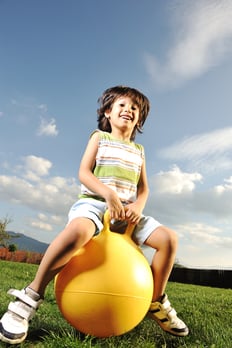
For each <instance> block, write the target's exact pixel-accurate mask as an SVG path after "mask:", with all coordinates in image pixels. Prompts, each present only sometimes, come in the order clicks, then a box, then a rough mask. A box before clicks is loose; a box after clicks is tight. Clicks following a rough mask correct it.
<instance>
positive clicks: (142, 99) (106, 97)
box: [97, 86, 150, 140]
mask: <svg viewBox="0 0 232 348" xmlns="http://www.w3.org/2000/svg"><path fill="white" fill-rule="evenodd" d="M121 96H127V97H130V98H131V99H132V100H133V102H134V103H135V104H136V105H137V106H138V107H139V111H140V112H139V122H138V125H136V126H135V128H134V130H133V132H132V134H131V140H134V139H135V135H136V131H138V132H139V133H142V131H143V128H142V127H143V124H144V122H145V121H146V118H147V115H148V113H149V110H150V103H149V100H148V98H147V97H146V96H145V95H143V94H142V93H141V92H140V91H138V90H137V89H135V88H130V87H126V86H115V87H111V88H108V89H106V90H105V91H104V92H103V94H102V96H101V97H100V98H99V99H98V103H99V109H98V110H97V113H98V120H97V121H98V128H99V129H100V130H102V131H105V132H109V133H110V132H111V125H110V122H109V120H108V118H106V117H105V111H107V110H111V108H112V105H113V103H114V102H115V100H116V99H117V98H119V97H121Z"/></svg>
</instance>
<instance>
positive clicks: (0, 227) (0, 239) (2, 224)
mask: <svg viewBox="0 0 232 348" xmlns="http://www.w3.org/2000/svg"><path fill="white" fill-rule="evenodd" d="M10 222H12V220H11V219H10V218H8V217H5V218H4V219H2V220H0V246H3V247H5V248H6V247H7V241H9V240H10V239H11V238H12V236H11V235H10V234H9V233H8V232H7V231H6V227H7V225H8V224H9V223H10Z"/></svg>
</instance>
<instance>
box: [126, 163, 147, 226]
mask: <svg viewBox="0 0 232 348" xmlns="http://www.w3.org/2000/svg"><path fill="white" fill-rule="evenodd" d="M148 194H149V187H148V182H147V173H146V164H145V159H144V161H143V165H142V168H141V174H140V179H139V183H138V186H137V199H136V201H135V202H133V203H130V204H128V205H127V206H126V218H127V219H128V220H129V221H130V222H131V223H133V224H137V223H138V222H139V220H140V218H141V214H142V212H143V209H144V207H145V204H146V202H147V198H148Z"/></svg>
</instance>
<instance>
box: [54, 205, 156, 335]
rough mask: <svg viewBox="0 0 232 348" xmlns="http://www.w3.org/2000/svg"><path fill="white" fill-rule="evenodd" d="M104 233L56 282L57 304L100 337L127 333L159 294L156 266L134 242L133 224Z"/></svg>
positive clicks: (106, 221) (77, 324)
mask: <svg viewBox="0 0 232 348" xmlns="http://www.w3.org/2000/svg"><path fill="white" fill-rule="evenodd" d="M109 223H110V217H109V213H108V211H107V212H106V213H105V215H104V227H103V230H102V231H101V233H100V234H99V235H97V236H95V237H94V238H92V239H91V240H90V241H89V242H88V243H87V244H86V245H85V246H84V247H83V248H81V249H79V250H78V251H77V252H76V253H75V254H74V256H73V257H72V258H71V260H70V261H69V262H68V263H67V265H66V266H65V267H64V268H63V269H62V271H61V272H60V273H59V274H58V275H57V276H56V279H55V295H56V301H57V304H58V306H59V309H60V311H61V313H62V314H63V316H64V318H65V319H66V320H67V321H68V322H69V323H70V324H71V325H72V326H73V327H75V328H76V329H77V330H79V331H81V332H83V333H85V334H90V335H93V336H96V337H109V336H118V335H122V334H124V333H126V332H128V331H130V330H131V329H133V328H134V327H135V326H136V325H138V324H139V323H140V322H141V320H142V319H143V318H144V317H145V315H146V313H147V311H148V309H149V306H150V303H151V299H152V294H153V277H152V273H151V269H150V266H149V264H148V262H147V260H146V259H145V257H144V255H143V254H142V252H141V250H140V249H139V247H138V246H137V245H136V244H135V243H134V242H133V241H132V239H131V234H132V232H133V226H132V225H128V227H127V229H126V231H125V233H124V234H119V233H115V232H111V231H110V229H109Z"/></svg>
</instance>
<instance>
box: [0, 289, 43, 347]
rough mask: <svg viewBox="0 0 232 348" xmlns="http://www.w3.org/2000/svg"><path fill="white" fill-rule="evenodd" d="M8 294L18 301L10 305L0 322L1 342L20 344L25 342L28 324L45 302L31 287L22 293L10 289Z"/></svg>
mask: <svg viewBox="0 0 232 348" xmlns="http://www.w3.org/2000/svg"><path fill="white" fill-rule="evenodd" d="M8 294H10V295H13V296H15V297H16V300H15V301H14V302H10V303H9V306H8V310H7V312H6V313H5V314H4V315H3V317H2V319H1V320H0V340H2V341H3V342H6V343H10V344H18V343H21V342H23V341H24V340H25V338H26V336H27V331H28V323H29V321H30V320H31V319H32V317H33V316H34V314H35V312H36V309H37V308H38V307H39V305H40V304H41V302H42V301H43V300H42V299H40V295H39V294H37V292H35V291H34V290H32V289H30V288H29V287H27V288H25V289H23V290H21V291H20V290H15V289H10V290H9V291H8Z"/></svg>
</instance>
